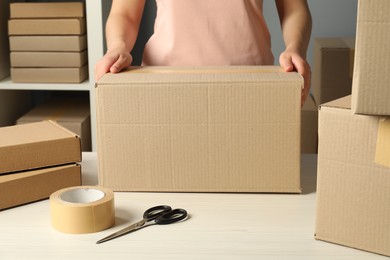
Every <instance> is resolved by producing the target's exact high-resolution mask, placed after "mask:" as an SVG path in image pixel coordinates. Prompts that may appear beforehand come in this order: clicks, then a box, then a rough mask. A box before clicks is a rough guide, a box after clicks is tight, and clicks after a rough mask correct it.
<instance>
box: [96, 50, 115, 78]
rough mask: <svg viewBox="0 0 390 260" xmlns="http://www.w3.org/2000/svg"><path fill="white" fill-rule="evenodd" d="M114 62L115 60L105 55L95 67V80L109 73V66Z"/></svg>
mask: <svg viewBox="0 0 390 260" xmlns="http://www.w3.org/2000/svg"><path fill="white" fill-rule="evenodd" d="M114 62H115V58H113V57H111V56H108V55H105V56H103V58H102V59H101V60H100V61H99V62H98V63H96V65H95V80H96V81H97V80H99V79H100V78H101V77H102V76H103V75H104V74H106V73H107V72H109V71H110V67H111V65H112V64H113V63H114Z"/></svg>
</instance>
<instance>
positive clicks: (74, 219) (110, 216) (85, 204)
mask: <svg viewBox="0 0 390 260" xmlns="http://www.w3.org/2000/svg"><path fill="white" fill-rule="evenodd" d="M50 210H51V221H52V226H53V228H55V229H56V230H58V231H60V232H63V233H70V234H85V233H93V232H98V231H101V230H104V229H107V228H109V227H112V226H113V225H114V223H115V208H114V193H113V192H112V191H111V190H109V189H106V188H102V187H96V186H77V187H71V188H65V189H62V190H59V191H56V192H54V193H53V194H51V195H50Z"/></svg>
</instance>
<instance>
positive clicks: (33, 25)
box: [8, 18, 86, 35]
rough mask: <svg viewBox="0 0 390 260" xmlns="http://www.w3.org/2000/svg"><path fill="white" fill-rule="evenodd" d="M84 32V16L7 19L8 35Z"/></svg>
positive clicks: (79, 33)
mask: <svg viewBox="0 0 390 260" xmlns="http://www.w3.org/2000/svg"><path fill="white" fill-rule="evenodd" d="M85 33H86V25H85V19H84V18H68V19H60V18H58V19H11V20H8V35H83V34H85Z"/></svg>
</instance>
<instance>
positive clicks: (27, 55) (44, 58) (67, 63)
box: [10, 51, 88, 68]
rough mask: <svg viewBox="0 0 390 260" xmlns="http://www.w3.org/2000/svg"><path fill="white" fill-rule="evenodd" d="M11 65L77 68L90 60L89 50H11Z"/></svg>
mask: <svg viewBox="0 0 390 260" xmlns="http://www.w3.org/2000/svg"><path fill="white" fill-rule="evenodd" d="M10 57H11V67H14V68H16V67H22V68H23V67H24V68H26V67H30V68H45V67H46V68H77V67H82V66H83V65H85V64H86V63H87V62H88V56H87V51H82V52H47V51H46V52H45V51H42V52H26V51H14V52H11V55H10Z"/></svg>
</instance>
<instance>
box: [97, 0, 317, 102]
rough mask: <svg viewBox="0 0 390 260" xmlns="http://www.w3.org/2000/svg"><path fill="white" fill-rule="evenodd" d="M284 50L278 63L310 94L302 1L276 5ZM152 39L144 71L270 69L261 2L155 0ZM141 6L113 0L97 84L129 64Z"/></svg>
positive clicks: (280, 0)
mask: <svg viewBox="0 0 390 260" xmlns="http://www.w3.org/2000/svg"><path fill="white" fill-rule="evenodd" d="M275 2H276V6H277V9H278V13H279V18H280V22H281V26H282V32H283V38H284V41H285V46H286V49H285V50H284V52H283V53H282V54H281V55H280V57H279V63H280V65H281V66H282V68H283V69H284V70H285V71H286V72H291V71H297V72H298V73H300V74H301V75H302V76H303V78H304V80H305V87H304V89H303V91H302V104H303V103H304V101H305V100H306V97H307V95H308V92H309V88H310V76H311V72H310V66H309V64H308V63H307V61H306V52H307V48H308V44H309V41H310V33H311V15H310V11H309V8H308V4H307V1H306V0H293V1H292V0H275ZM156 3H157V17H156V21H155V29H154V34H153V35H152V37H151V38H150V39H149V41H148V43H147V44H146V46H145V49H144V56H143V65H149V66H152V65H167V66H170V65H176V66H186V65H192V66H203V65H272V64H273V63H274V58H273V55H272V52H271V39H270V35H269V31H268V28H267V25H266V22H265V20H264V17H263V1H262V0H156ZM144 5H145V0H113V1H112V7H111V11H110V15H109V17H108V20H107V24H106V38H107V46H108V50H107V53H106V54H105V55H104V57H103V58H102V59H101V60H100V61H99V62H98V63H97V64H96V67H95V77H96V80H97V79H99V78H100V77H101V76H102V75H104V74H105V73H107V72H111V73H118V72H120V71H121V70H122V69H124V68H126V67H128V66H129V65H130V64H131V62H132V57H131V54H130V51H131V50H132V49H133V47H134V44H135V41H136V38H137V35H138V29H139V25H140V21H141V18H142V13H143V9H144Z"/></svg>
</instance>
